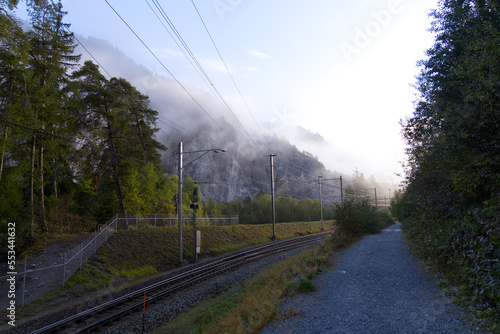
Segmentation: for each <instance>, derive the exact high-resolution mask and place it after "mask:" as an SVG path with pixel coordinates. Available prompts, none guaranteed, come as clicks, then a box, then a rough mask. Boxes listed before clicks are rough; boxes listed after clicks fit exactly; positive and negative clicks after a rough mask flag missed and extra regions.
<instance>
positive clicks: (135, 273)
mask: <svg viewBox="0 0 500 334" xmlns="http://www.w3.org/2000/svg"><path fill="white" fill-rule="evenodd" d="M323 226H324V228H325V230H335V229H336V227H335V224H334V222H333V221H324V224H323ZM199 229H200V230H201V231H202V234H201V238H202V247H201V250H202V253H201V254H200V255H199V259H200V260H202V259H203V258H205V257H207V256H217V255H222V254H225V253H228V252H232V251H236V250H239V249H242V248H245V247H249V246H253V245H257V244H262V243H265V242H269V241H270V240H271V236H272V226H271V225H270V224H260V225H233V226H202V227H200V228H199ZM320 231H321V222H298V223H286V224H277V225H276V236H277V237H278V239H285V238H291V237H296V236H300V235H306V234H311V233H316V232H320ZM177 237H178V235H177V229H176V228H165V227H161V228H147V229H139V230H137V231H135V230H127V231H118V232H116V233H114V234H113V235H112V236H111V237H110V239H109V240H108V242H107V243H106V244H105V245H103V246H102V247H101V248H99V249H98V251H97V254H96V255H94V256H92V257H91V258H90V259H89V260H88V261H87V262H86V263H85V264H84V265H83V267H82V270H81V271H78V272H76V273H75V274H74V275H73V276H72V277H71V278H70V279H69V280H68V281H67V282H66V284H65V286H64V287H59V288H57V289H55V290H53V291H51V292H49V293H48V294H47V295H45V296H44V297H42V298H40V299H38V300H36V301H33V302H30V303H27V304H26V305H25V307H23V308H19V309H18V310H17V315H18V316H19V319H25V318H27V317H29V316H33V315H36V314H40V313H43V312H46V311H49V310H51V311H56V310H58V309H59V308H60V307H61V305H65V307H67V303H69V304H71V303H81V302H83V301H85V300H91V299H93V298H96V297H98V296H100V295H103V294H107V293H111V292H116V291H119V290H121V289H123V288H127V287H130V286H132V285H135V284H137V283H140V282H144V281H147V280H150V279H152V278H155V277H156V274H161V273H162V272H164V271H167V270H170V269H173V268H174V267H175V266H176V264H177V262H178V254H177V251H178V245H177ZM191 251H192V230H191V228H190V227H185V228H184V247H183V252H184V256H185V258H186V262H189V257H190V256H191Z"/></svg>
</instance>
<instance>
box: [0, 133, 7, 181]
mask: <svg viewBox="0 0 500 334" xmlns="http://www.w3.org/2000/svg"><path fill="white" fill-rule="evenodd" d="M5 146H7V128H4V129H3V146H2V156H1V157H0V181H2V172H3V162H4V159H5Z"/></svg>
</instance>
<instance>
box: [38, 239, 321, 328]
mask: <svg viewBox="0 0 500 334" xmlns="http://www.w3.org/2000/svg"><path fill="white" fill-rule="evenodd" d="M329 234H331V232H329V231H328V232H320V233H316V234H310V235H305V236H300V237H296V238H291V239H285V240H280V241H275V242H271V243H267V244H265V245H260V246H256V247H253V248H251V249H248V250H243V251H239V252H236V253H233V254H231V255H229V256H226V257H224V258H221V259H218V260H215V261H212V262H210V263H207V264H204V265H201V266H199V267H196V268H193V269H190V270H188V271H186V272H183V273H180V274H177V275H174V276H172V277H169V278H167V279H165V280H162V281H160V282H156V283H154V284H151V285H149V286H147V287H146V291H149V293H152V292H153V293H154V292H155V291H157V292H156V293H154V294H153V295H150V296H148V297H147V298H146V301H145V302H146V305H149V304H151V303H153V302H155V301H157V300H160V299H163V298H165V297H166V296H168V295H170V294H173V293H175V292H177V291H180V290H183V289H185V288H187V287H189V286H192V285H194V284H197V283H199V282H202V281H204V280H206V279H207V278H211V277H214V276H217V275H221V274H222V273H224V272H227V271H229V270H233V269H236V268H238V267H241V266H243V265H245V264H248V263H251V262H255V261H258V260H260V259H263V258H265V257H268V256H271V255H274V254H277V253H280V252H285V251H288V250H291V249H295V248H301V247H305V246H308V245H312V244H316V243H319V242H321V241H323V240H324V239H325V238H326V236H328V235H329ZM158 290H161V291H159V292H158ZM143 296H144V289H139V290H136V291H133V292H130V293H128V294H126V295H123V296H121V297H118V298H115V299H113V300H110V301H108V302H105V303H103V304H100V305H97V306H95V307H92V308H89V309H87V310H85V311H83V312H80V313H78V314H75V315H72V316H70V317H67V318H65V319H62V320H60V321H57V322H55V323H53V324H51V325H48V326H45V327H43V328H40V329H37V330H35V331H33V332H31V333H33V334H38V333H53V332H56V331H60V330H61V329H63V328H66V327H69V326H71V325H72V324H74V323H77V322H82V321H85V319H89V318H92V317H95V316H96V315H97V314H100V313H104V312H105V311H109V310H110V309H112V308H117V307H118V306H120V305H123V304H125V303H126V302H128V301H131V300H133V299H134V298H141V300H140V301H137V302H133V303H132V304H131V305H130V306H127V307H125V308H122V309H120V310H117V311H116V312H113V313H112V314H110V315H108V316H105V317H103V318H100V319H97V320H95V321H93V322H91V323H90V324H86V325H83V327H80V328H76V331H72V333H83V332H89V331H92V330H93V329H96V328H99V327H101V326H102V325H103V324H105V323H109V322H111V321H114V320H116V319H119V318H121V317H123V316H125V315H127V314H129V313H130V312H132V311H134V310H136V309H140V308H142V307H143V305H144V300H143V299H142V298H143ZM74 329H75V328H74Z"/></svg>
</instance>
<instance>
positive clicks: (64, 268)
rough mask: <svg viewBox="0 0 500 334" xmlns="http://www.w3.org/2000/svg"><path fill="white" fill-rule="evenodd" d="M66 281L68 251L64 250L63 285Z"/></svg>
mask: <svg viewBox="0 0 500 334" xmlns="http://www.w3.org/2000/svg"><path fill="white" fill-rule="evenodd" d="M65 281H66V252H64V263H63V283H62V286H63V287H64V282H65Z"/></svg>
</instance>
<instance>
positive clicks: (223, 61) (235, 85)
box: [191, 0, 269, 145]
mask: <svg viewBox="0 0 500 334" xmlns="http://www.w3.org/2000/svg"><path fill="white" fill-rule="evenodd" d="M191 3H192V4H193V7H194V9H195V10H196V13H197V14H198V17H199V18H200V20H201V23H203V27H205V31H206V32H207V34H208V36H209V37H210V40H211V41H212V44H213V46H214V48H215V50H216V51H217V54H218V55H219V58H220V60H221V61H222V63H223V64H224V67H225V69H226V72H227V74H228V75H229V77H230V78H231V81H232V82H233V85H234V87H235V88H236V91H237V92H238V94H239V95H240V98H241V100H242V101H243V103H244V104H245V107H246V108H247V110H248V112H249V113H250V115H251V116H252V119H253V120H254V122H255V125H257V128H258V129H259V131H260V133H261V134H262V137H263V138H264V140H265V141H266V142H267V144H268V145H269V141H268V140H267V138H266V136H265V135H264V132H263V131H262V129H261V127H260V126H259V123H258V122H257V120H256V119H255V116H254V114H253V113H252V110H251V109H250V107H249V106H248V103H247V101H246V100H245V98H244V97H243V94H242V93H241V90H240V88H239V87H238V85H237V84H236V81H235V80H234V78H233V76H232V74H231V71H229V68H228V67H227V64H226V62H225V60H224V58H223V57H222V54H221V53H220V51H219V48H218V47H217V44H216V43H215V41H214V39H213V38H212V34H211V33H210V31H209V30H208V27H207V25H206V24H205V21H204V20H203V18H202V17H201V14H200V12H199V10H198V7H196V4H195V3H194V1H193V0H191Z"/></svg>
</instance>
